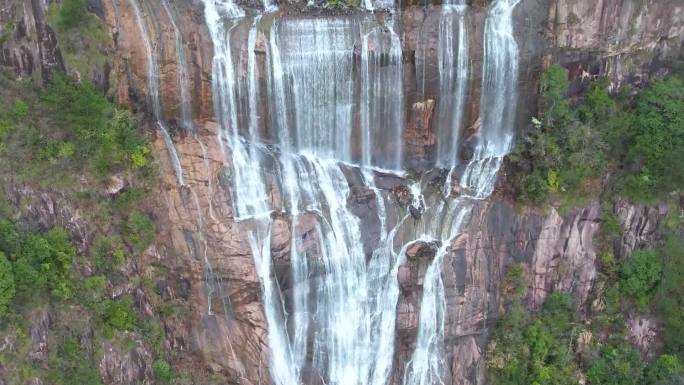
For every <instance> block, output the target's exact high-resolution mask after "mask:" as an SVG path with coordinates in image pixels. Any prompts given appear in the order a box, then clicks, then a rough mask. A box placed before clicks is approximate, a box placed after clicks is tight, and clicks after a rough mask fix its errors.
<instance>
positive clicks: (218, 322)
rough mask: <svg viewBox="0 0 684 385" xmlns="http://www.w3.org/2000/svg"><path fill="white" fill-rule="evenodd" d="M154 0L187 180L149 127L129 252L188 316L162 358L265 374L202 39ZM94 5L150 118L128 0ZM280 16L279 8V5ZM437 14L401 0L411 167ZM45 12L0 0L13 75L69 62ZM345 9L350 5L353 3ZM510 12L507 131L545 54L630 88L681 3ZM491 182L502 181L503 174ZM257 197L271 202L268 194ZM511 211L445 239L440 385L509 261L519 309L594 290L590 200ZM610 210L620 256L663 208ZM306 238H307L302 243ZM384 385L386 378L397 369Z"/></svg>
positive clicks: (497, 308) (588, 3) (674, 36)
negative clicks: (139, 228)
mask: <svg viewBox="0 0 684 385" xmlns="http://www.w3.org/2000/svg"><path fill="white" fill-rule="evenodd" d="M132 1H135V0H132ZM161 1H163V0H148V1H144V2H142V3H141V4H142V8H141V10H142V13H143V19H144V20H145V24H146V28H147V30H148V32H149V35H150V39H151V40H152V41H153V42H154V44H153V47H154V49H155V52H157V53H158V57H157V63H158V65H159V72H158V73H159V78H160V79H159V80H160V84H161V87H160V90H159V91H160V97H161V107H162V115H163V116H164V117H165V119H166V120H167V121H168V122H169V123H170V126H171V128H172V130H171V131H172V133H173V141H174V142H175V148H176V151H177V152H178V155H179V159H180V163H181V167H182V170H183V174H184V176H185V182H186V186H182V187H180V186H179V185H178V183H177V181H176V178H175V176H174V171H173V170H174V168H173V165H172V159H171V158H170V157H169V156H168V151H167V147H166V144H165V143H164V141H163V138H161V136H160V135H158V138H157V139H156V141H155V146H154V153H155V157H156V158H157V159H159V161H160V163H161V165H162V170H163V175H162V176H161V178H162V183H161V184H160V188H159V191H158V194H157V195H156V197H157V201H156V202H155V204H156V214H157V217H156V219H157V225H158V226H157V228H158V229H160V232H159V234H158V239H157V241H156V242H155V245H154V246H153V247H152V248H150V249H149V250H148V251H147V252H146V253H145V257H144V258H143V260H142V261H141V262H140V263H141V265H142V269H143V270H147V271H148V272H149V273H150V274H151V275H154V271H155V270H154V269H155V268H154V267H153V265H155V264H163V265H165V266H166V267H167V268H168V270H170V271H171V277H173V279H170V280H166V281H159V282H156V284H157V285H158V286H159V287H161V288H162V289H163V290H162V292H163V293H164V295H165V296H166V298H168V299H178V300H183V301H187V302H188V303H190V304H191V307H192V313H191V314H190V315H188V316H187V317H184V318H178V319H175V318H170V319H168V320H167V321H166V324H165V329H166V336H167V340H166V344H167V346H168V347H169V348H171V349H173V350H174V351H176V352H180V353H178V354H177V356H176V358H175V359H176V362H174V363H175V364H176V365H179V366H183V367H186V368H191V370H194V371H196V372H198V373H200V372H206V371H210V372H214V373H219V374H221V375H223V376H225V377H226V378H228V379H229V381H230V382H231V383H241V384H263V383H268V381H269V377H268V354H269V352H268V344H267V340H266V336H267V327H266V319H265V315H264V310H263V306H262V303H263V302H262V293H261V288H260V282H259V278H258V275H257V272H256V268H255V265H254V259H253V256H252V253H251V249H250V247H249V241H248V239H247V236H246V230H247V227H248V225H245V224H244V223H240V224H238V223H236V222H235V219H234V213H233V210H232V208H231V196H230V192H229V191H228V189H227V186H229V185H230V184H229V183H228V181H227V179H228V178H230V173H229V172H227V171H226V157H225V154H223V152H222V149H221V148H220V145H219V143H218V140H217V137H218V136H219V133H218V131H219V127H218V124H217V123H216V121H215V117H214V112H213V111H214V108H213V105H214V101H213V100H212V86H211V76H212V57H213V47H212V43H211V39H210V37H209V32H208V30H207V27H206V25H205V22H204V14H203V8H202V2H201V1H199V0H192V1H173V2H170V5H171V7H170V12H167V9H165V7H164V6H163V4H162V2H161ZM94 3H100V4H99V5H101V7H96V8H97V9H99V10H101V17H102V18H103V20H104V22H105V24H106V26H107V28H108V30H109V33H110V34H111V36H112V41H113V51H112V56H111V57H109V60H110V65H109V66H108V67H107V68H108V69H109V71H110V75H109V76H108V77H109V78H111V79H113V81H112V82H111V89H112V90H113V91H114V95H115V97H116V99H117V100H118V101H119V102H120V103H122V104H124V105H128V106H130V107H132V108H133V109H137V110H139V111H142V112H145V111H146V112H147V115H148V116H150V115H152V114H151V112H150V111H149V108H148V107H146V102H145V100H146V99H147V96H148V93H149V91H150V90H149V89H148V86H147V85H148V76H149V71H148V67H147V65H148V64H147V63H148V61H147V60H148V58H147V54H146V49H145V46H144V42H143V39H142V38H141V35H140V28H139V26H138V25H137V19H136V15H135V11H134V9H133V8H132V6H131V4H132V3H131V0H101V1H100V2H94ZM295 6H296V5H295ZM295 6H293V7H295ZM283 8H287V6H283ZM472 8H473V12H472V14H471V16H470V17H469V19H468V20H469V34H468V36H469V39H470V44H469V50H470V58H471V63H470V66H469V67H470V68H471V70H472V72H471V76H470V82H469V84H470V87H469V91H468V93H469V94H470V97H469V100H470V101H471V103H470V104H469V105H468V106H467V108H466V121H467V124H466V125H465V126H466V127H468V129H466V131H465V132H464V133H463V134H462V135H463V139H464V140H463V141H462V142H463V143H464V147H465V148H467V147H468V139H469V138H470V136H471V135H472V134H473V133H474V132H475V131H476V129H477V127H478V125H479V123H478V121H477V115H478V113H477V111H478V107H479V106H478V104H479V102H478V101H479V94H480V90H479V83H480V80H481V77H482V75H481V67H482V51H483V41H482V36H483V25H484V15H485V10H484V8H483V7H482V5H481V4H477V2H476V4H473V5H472ZM287 12H291V11H283V13H285V14H286V13H287ZM439 12H440V9H439V7H436V6H427V7H421V8H417V7H407V8H406V9H405V10H403V11H402V12H401V24H402V29H401V33H400V36H401V41H402V48H403V52H404V88H405V94H406V100H407V103H406V110H407V119H406V121H407V126H406V131H405V134H404V140H405V142H406V146H407V148H408V151H409V153H408V154H407V156H408V157H409V158H410V159H411V162H412V165H413V166H414V167H416V168H425V167H427V165H429V164H430V161H431V157H432V156H433V155H434V146H435V139H434V137H435V133H434V130H435V124H436V123H435V119H434V116H433V111H434V104H435V102H437V103H438V102H439V101H438V100H436V99H437V98H438V95H439V74H438V63H437V61H438V59H437V56H436V51H437V49H436V47H437V44H438V42H437V39H438V38H437V33H438V31H437V28H438V24H439V23H438V22H437V18H438V17H439ZM46 15H47V8H46V6H45V3H44V2H42V1H39V0H23V1H18V0H17V1H15V0H2V2H0V45H1V48H0V64H3V65H4V66H9V67H11V68H13V70H14V71H15V72H16V73H17V75H21V76H24V75H31V76H34V77H36V78H37V79H39V80H41V81H42V80H45V79H46V78H47V76H48V74H49V73H50V72H51V71H54V70H61V69H64V68H65V66H66V69H67V70H68V69H69V68H68V67H69V63H66V65H65V64H64V63H63V60H62V56H61V54H60V51H59V48H58V47H57V43H56V39H55V36H54V33H53V32H52V29H51V28H50V27H49V26H48V24H47V16H46ZM284 17H287V16H284ZM306 17H317V16H316V15H314V14H312V15H311V16H306ZM351 17H352V18H353V17H361V16H355V15H354V14H353V13H352V16H351ZM514 17H515V24H514V29H515V34H516V40H517V41H518V44H519V50H520V63H521V64H520V69H521V70H520V76H519V100H520V102H519V108H518V113H517V115H518V119H517V125H516V126H517V127H518V129H519V130H522V129H523V128H524V127H525V125H526V124H527V121H528V120H529V116H530V115H531V114H534V113H535V112H536V97H535V96H536V90H537V81H538V77H539V74H540V72H541V70H542V68H543V66H544V65H545V64H548V63H550V62H560V63H562V64H564V65H565V66H567V67H569V68H570V69H571V75H572V76H573V79H574V80H576V81H575V83H574V84H575V85H576V86H577V87H581V86H582V84H583V80H584V79H586V78H587V77H596V76H607V77H608V78H609V79H610V81H611V83H612V84H613V85H614V86H616V87H617V86H619V85H620V84H622V83H625V82H627V83H631V84H637V85H640V84H642V83H644V82H646V81H648V80H649V79H650V78H651V77H652V76H656V75H658V74H659V73H660V72H661V69H662V68H663V65H664V63H666V62H667V61H668V60H671V59H673V58H680V57H682V52H683V51H682V46H683V44H684V6H682V5H681V2H680V1H677V0H669V1H661V0H647V1H642V2H629V1H620V0H601V1H594V0H553V1H549V2H544V1H542V2H540V1H535V0H523V1H521V3H520V4H519V5H518V7H517V8H516V11H515V16H514ZM170 18H173V21H172V20H171V19H170ZM173 23H175V24H176V25H177V26H178V29H179V31H180V34H181V35H180V37H181V40H182V42H183V45H184V52H185V59H186V61H187V69H188V75H189V85H190V86H189V93H190V100H191V112H192V117H193V125H194V129H195V133H189V132H187V131H183V130H180V121H181V108H182V106H181V100H180V95H181V90H180V83H179V81H178V79H179V71H181V69H180V68H179V63H178V51H177V44H176V43H177V35H176V33H175V31H174V28H173ZM235 36H236V37H235V38H234V39H233V44H235V46H236V47H237V49H242V50H244V49H245V39H246V33H244V31H243V32H242V33H241V32H239V31H238V33H236V35H235ZM257 39H258V41H257V44H256V47H257V49H259V47H262V46H263V45H264V44H266V42H265V36H263V35H261V34H260V35H259V36H258V37H257ZM257 60H258V61H259V62H258V64H257V65H258V66H261V67H263V66H264V65H265V64H264V60H265V59H264V55H258V56H257ZM417 63H420V64H419V65H420V68H418V65H417ZM419 75H420V76H419ZM241 76H244V74H241ZM262 103H266V101H265V100H262ZM465 152H466V153H467V151H465ZM500 179H502V180H505V176H504V175H501V176H500ZM408 184H409V183H408V181H406V180H401V179H398V180H391V181H388V182H387V185H386V186H379V187H380V188H381V190H382V194H383V196H384V197H385V198H386V200H387V201H389V202H392V203H393V204H394V205H396V206H401V205H403V206H406V204H405V202H403V200H405V197H404V198H402V195H401V193H400V192H401V191H406V190H408ZM352 192H353V196H352V197H350V199H349V204H350V205H352V206H354V207H353V210H354V211H355V212H359V213H365V215H367V216H368V217H374V214H375V213H376V211H377V207H375V204H374V201H373V200H372V199H368V196H367V191H363V190H354V189H352ZM32 194H34V193H32V192H30V191H28V190H22V189H21V186H16V187H15V188H14V189H13V190H12V191H9V192H8V196H10V197H11V199H13V200H16V201H17V205H21V203H20V201H21V200H24V199H27V198H26V197H27V196H31V195H32ZM51 194H52V193H51ZM34 195H36V197H35V199H32V200H31V202H32V203H31V204H30V205H28V207H27V209H26V211H25V215H26V220H30V221H38V222H40V223H45V225H46V226H48V225H49V224H55V223H59V224H60V225H62V226H64V227H66V228H67V229H69V230H70V231H71V232H72V233H73V234H74V235H76V237H77V239H78V240H79V242H82V243H83V248H84V249H85V248H87V247H88V242H89V239H90V236H89V235H88V233H87V230H86V227H85V225H84V224H83V223H82V222H81V221H79V218H78V216H77V215H76V214H74V213H71V212H70V211H69V210H68V208H64V209H62V208H60V207H62V203H59V196H56V195H50V194H47V195H45V194H37V193H36V194H34ZM272 199H274V200H277V199H279V197H278V196H276V193H275V192H274V193H273V198H272ZM24 206H26V205H24ZM64 207H68V205H66V206H64ZM516 209H517V208H516V207H515V206H514V204H513V203H511V202H508V201H507V200H506V199H505V198H504V197H503V196H500V195H497V194H495V196H494V197H493V198H492V199H490V200H489V201H487V202H482V203H480V204H478V205H477V206H476V207H475V209H474V212H473V219H472V221H471V223H470V225H469V226H468V228H467V230H466V231H465V232H464V233H463V234H462V235H460V236H459V237H457V238H456V239H455V240H454V243H453V245H452V246H451V248H450V251H449V253H448V254H447V258H446V259H445V261H444V264H443V279H444V282H445V290H446V299H447V317H446V331H445V346H446V357H447V358H446V362H447V364H448V365H447V366H448V369H449V372H450V373H449V377H448V380H449V384H452V385H455V384H464V385H465V384H483V383H485V382H486V379H485V372H486V367H485V358H484V356H485V347H486V344H487V339H488V327H489V326H490V325H491V323H492V322H493V320H495V319H496V318H497V317H498V315H499V314H500V313H501V311H502V309H503V307H504V306H505V303H506V293H505V287H504V285H503V276H504V274H505V272H506V271H507V268H508V267H509V266H511V265H512V264H522V265H523V266H524V270H525V271H526V275H525V276H526V278H527V285H528V287H529V288H530V290H529V295H528V297H527V298H526V304H527V305H528V307H529V308H530V309H537V308H538V307H539V306H540V305H541V303H542V302H543V300H544V298H545V297H546V295H547V294H548V293H550V292H551V291H554V290H563V291H568V292H570V293H572V294H573V296H574V297H575V299H576V300H577V303H578V306H579V307H580V308H581V309H584V308H586V307H587V306H590V303H591V301H592V300H593V299H595V298H593V297H592V296H593V295H594V294H593V290H594V283H595V279H596V276H597V272H596V265H595V260H596V246H595V244H594V235H595V234H596V232H597V230H598V228H599V226H600V217H601V216H600V210H599V207H598V203H592V204H591V205H589V206H588V207H586V208H583V209H576V210H572V211H570V212H568V213H565V214H562V215H561V214H559V213H558V212H557V211H555V210H553V209H552V210H550V211H549V212H547V213H530V214H520V213H518V212H517V211H516ZM614 212H615V214H616V215H617V217H618V218H619V219H620V222H621V223H622V224H623V229H624V230H623V234H622V240H621V245H620V249H621V250H622V251H623V252H624V253H627V252H628V251H630V250H631V249H633V248H635V247H637V246H639V245H645V244H649V243H650V242H652V241H653V236H654V235H653V234H654V231H655V228H656V227H657V226H658V223H659V221H660V220H661V219H662V217H663V215H664V209H663V208H662V207H642V206H634V205H630V204H628V203H626V202H625V203H623V204H620V205H619V206H617V207H615V208H614ZM302 222H303V223H299V226H300V227H301V229H300V230H299V232H300V234H305V233H307V232H309V231H312V229H311V228H310V227H309V228H308V229H307V227H306V226H307V223H306V221H302ZM373 226H375V224H369V225H368V228H367V229H364V230H366V231H367V232H368V233H371V232H372V231H373V230H372V227H373ZM291 227H292V225H291V223H290V222H289V221H288V220H287V219H286V218H281V219H277V220H276V221H275V226H274V231H273V234H272V239H271V249H272V251H273V255H274V256H275V258H276V259H278V258H279V257H278V256H285V255H287V252H288V251H289V248H290V247H291V234H292V228H291ZM371 236H372V235H369V237H371ZM310 247H311V248H312V249H315V245H314V246H311V245H310ZM427 254H428V255H429V254H430V253H427ZM284 258H285V257H282V258H281V259H280V260H278V261H277V262H278V265H279V266H280V268H281V270H280V271H279V274H282V275H283V276H284V275H285V273H286V271H287V261H286V260H284ZM426 267H427V265H426V262H425V260H424V259H420V258H414V259H410V260H409V262H408V263H407V264H406V265H405V266H404V267H402V269H401V270H400V274H399V278H400V285H401V294H400V298H399V303H398V309H399V311H398V316H397V317H398V318H397V325H398V326H397V337H396V345H395V346H396V353H395V362H394V365H395V367H404V366H405V365H406V363H407V362H408V360H409V358H410V354H411V352H412V351H413V349H414V347H415V340H416V334H417V327H418V325H417V319H418V314H419V312H420V298H421V296H420V293H421V292H422V285H423V277H424V274H425V270H426ZM36 338H38V337H36ZM110 352H111V354H108V355H107V356H106V357H105V358H103V361H102V364H101V367H100V371H101V373H102V374H103V376H104V378H105V379H108V381H109V380H111V381H109V383H117V384H118V383H120V384H133V383H137V382H138V381H144V380H146V379H149V377H150V373H149V371H150V363H149V362H148V361H149V359H148V358H146V354H145V352H144V351H138V350H137V348H136V349H133V350H131V351H130V352H115V351H112V350H111V349H110ZM117 367H119V368H121V367H125V368H127V369H126V370H124V372H125V373H132V374H130V375H115V374H112V373H114V372H115V370H114V369H113V368H117ZM397 376H399V374H397ZM199 377H201V376H200V375H198V378H199ZM114 378H116V380H115V379H114ZM394 382H395V383H397V384H399V383H401V378H399V377H397V378H395V379H394Z"/></svg>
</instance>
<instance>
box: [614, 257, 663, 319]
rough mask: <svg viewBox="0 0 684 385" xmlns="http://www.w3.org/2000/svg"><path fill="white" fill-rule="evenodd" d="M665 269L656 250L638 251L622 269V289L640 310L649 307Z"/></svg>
mask: <svg viewBox="0 0 684 385" xmlns="http://www.w3.org/2000/svg"><path fill="white" fill-rule="evenodd" d="M662 272H663V267H662V265H661V263H660V261H659V259H658V253H657V252H656V251H655V250H637V251H634V252H633V253H632V255H631V257H630V258H629V259H628V260H627V261H625V263H624V264H623V265H622V267H621V269H620V289H621V291H622V292H623V293H624V294H625V295H628V296H630V297H631V298H633V299H634V300H635V301H636V303H637V304H638V305H639V307H640V308H642V309H645V308H646V307H647V306H648V303H649V300H650V298H651V294H652V293H653V291H654V289H655V288H656V285H657V284H658V282H659V281H660V278H661V275H662Z"/></svg>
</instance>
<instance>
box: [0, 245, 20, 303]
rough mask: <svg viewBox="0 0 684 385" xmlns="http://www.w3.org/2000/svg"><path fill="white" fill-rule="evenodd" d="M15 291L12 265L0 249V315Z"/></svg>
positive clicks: (10, 301)
mask: <svg viewBox="0 0 684 385" xmlns="http://www.w3.org/2000/svg"><path fill="white" fill-rule="evenodd" d="M15 292H16V291H15V286H14V273H12V265H11V264H10V261H8V260H7V258H6V257H5V254H4V253H3V252H2V251H0V317H2V316H4V315H5V314H6V312H7V308H8V307H9V305H10V304H11V303H12V301H13V300H14V294H15Z"/></svg>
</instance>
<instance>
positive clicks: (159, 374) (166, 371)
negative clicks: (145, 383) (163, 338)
mask: <svg viewBox="0 0 684 385" xmlns="http://www.w3.org/2000/svg"><path fill="white" fill-rule="evenodd" d="M152 369H153V370H154V378H156V379H157V381H160V382H162V383H168V382H169V381H171V378H172V377H173V369H171V365H169V363H168V362H166V361H164V360H162V359H159V360H156V361H154V364H152Z"/></svg>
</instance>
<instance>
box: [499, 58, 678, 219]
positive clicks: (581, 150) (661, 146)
mask: <svg viewBox="0 0 684 385" xmlns="http://www.w3.org/2000/svg"><path fill="white" fill-rule="evenodd" d="M567 87H568V80H567V71H566V70H565V69H563V68H562V67H559V66H557V65H552V66H550V67H549V68H548V69H547V71H545V72H544V74H542V77H541V92H542V96H541V98H540V110H541V111H542V112H543V115H542V119H541V120H539V119H533V122H532V125H531V130H530V132H529V133H528V134H527V135H526V136H524V138H523V141H522V142H521V143H519V145H518V146H517V147H516V149H515V150H514V151H513V153H512V155H511V160H512V166H513V169H514V170H515V173H514V174H515V176H514V186H515V189H516V191H517V194H518V195H519V196H520V198H521V199H522V200H523V201H524V202H526V203H528V204H533V205H541V204H544V203H548V202H549V201H553V202H554V203H559V204H560V205H561V206H575V205H578V204H581V203H583V202H585V201H586V200H587V199H588V197H590V196H591V195H592V194H593V193H595V192H596V191H597V190H598V187H599V184H600V183H602V182H601V180H600V178H601V177H602V176H604V175H605V174H606V173H607V171H608V170H615V171H616V172H613V173H612V175H613V177H612V178H611V179H610V180H609V183H611V184H614V185H616V186H617V187H618V189H619V190H620V191H621V192H623V193H624V194H625V195H627V196H628V197H629V198H631V199H633V200H636V201H643V202H651V201H653V200H655V199H656V198H658V197H663V196H665V195H666V194H668V193H670V192H672V191H678V190H680V191H681V190H682V189H684V168H682V167H681V164H684V118H683V116H684V77H683V76H682V75H681V74H676V75H673V76H671V77H669V78H667V79H664V80H661V81H657V82H655V83H653V84H652V85H651V86H650V87H648V88H647V89H645V90H643V91H642V92H641V93H640V94H639V95H638V96H636V98H632V99H634V100H631V99H630V97H627V96H625V94H624V93H623V94H618V95H616V96H611V95H610V94H609V93H608V91H607V89H608V88H607V85H606V84H605V83H604V82H602V81H598V82H595V83H593V84H592V85H591V86H590V87H589V89H588V90H587V92H586V93H585V94H584V95H583V97H582V98H581V99H579V101H576V102H575V101H571V100H570V99H568V98H567V97H566V91H567Z"/></svg>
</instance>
